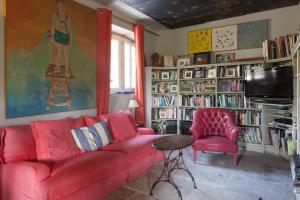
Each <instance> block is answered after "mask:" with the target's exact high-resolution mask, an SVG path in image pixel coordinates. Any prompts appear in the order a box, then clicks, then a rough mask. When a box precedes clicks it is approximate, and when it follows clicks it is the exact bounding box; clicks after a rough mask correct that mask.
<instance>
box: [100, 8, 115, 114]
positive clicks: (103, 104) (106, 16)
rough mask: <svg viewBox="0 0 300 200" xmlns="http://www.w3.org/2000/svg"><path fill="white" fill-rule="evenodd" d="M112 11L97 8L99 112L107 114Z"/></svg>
mask: <svg viewBox="0 0 300 200" xmlns="http://www.w3.org/2000/svg"><path fill="white" fill-rule="evenodd" d="M111 29H112V12H111V10H108V9H105V8H100V9H98V10H97V114H98V115H100V114H106V113H108V109H109V95H110V54H111V37H112V30H111Z"/></svg>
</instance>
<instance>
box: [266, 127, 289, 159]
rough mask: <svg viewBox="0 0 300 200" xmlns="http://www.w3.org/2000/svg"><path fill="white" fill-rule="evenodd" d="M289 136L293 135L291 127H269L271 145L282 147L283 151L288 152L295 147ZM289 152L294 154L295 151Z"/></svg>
mask: <svg viewBox="0 0 300 200" xmlns="http://www.w3.org/2000/svg"><path fill="white" fill-rule="evenodd" d="M289 137H290V138H291V137H292V130H291V129H284V128H274V127H270V128H269V141H270V145H272V146H274V147H275V148H278V149H282V151H283V152H288V151H289V149H293V147H291V146H292V145H293V142H291V143H290V142H288V138H289ZM291 151H293V150H291ZM289 154H293V152H289Z"/></svg>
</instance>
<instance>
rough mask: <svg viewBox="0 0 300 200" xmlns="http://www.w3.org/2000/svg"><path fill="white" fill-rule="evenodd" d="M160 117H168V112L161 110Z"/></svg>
mask: <svg viewBox="0 0 300 200" xmlns="http://www.w3.org/2000/svg"><path fill="white" fill-rule="evenodd" d="M159 118H160V119H166V118H167V112H166V111H164V110H160V111H159Z"/></svg>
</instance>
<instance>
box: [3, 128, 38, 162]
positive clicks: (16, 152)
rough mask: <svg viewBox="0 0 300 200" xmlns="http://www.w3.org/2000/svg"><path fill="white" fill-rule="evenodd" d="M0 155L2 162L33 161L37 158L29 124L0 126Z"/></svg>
mask: <svg viewBox="0 0 300 200" xmlns="http://www.w3.org/2000/svg"><path fill="white" fill-rule="evenodd" d="M1 130H2V131H1V132H2V142H1V143H2V145H1V146H2V147H1V149H2V150H1V155H2V161H3V162H4V163H10V162H14V161H18V160H25V161H34V160H36V159H37V157H36V151H35V141H34V137H33V135H32V131H31V127H30V125H25V126H12V127H4V128H1Z"/></svg>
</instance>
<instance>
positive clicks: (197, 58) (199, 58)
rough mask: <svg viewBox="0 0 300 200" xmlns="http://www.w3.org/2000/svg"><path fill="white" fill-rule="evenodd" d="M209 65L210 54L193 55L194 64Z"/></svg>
mask: <svg viewBox="0 0 300 200" xmlns="http://www.w3.org/2000/svg"><path fill="white" fill-rule="evenodd" d="M209 63H210V53H195V54H194V64H195V65H204V64H209Z"/></svg>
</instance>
